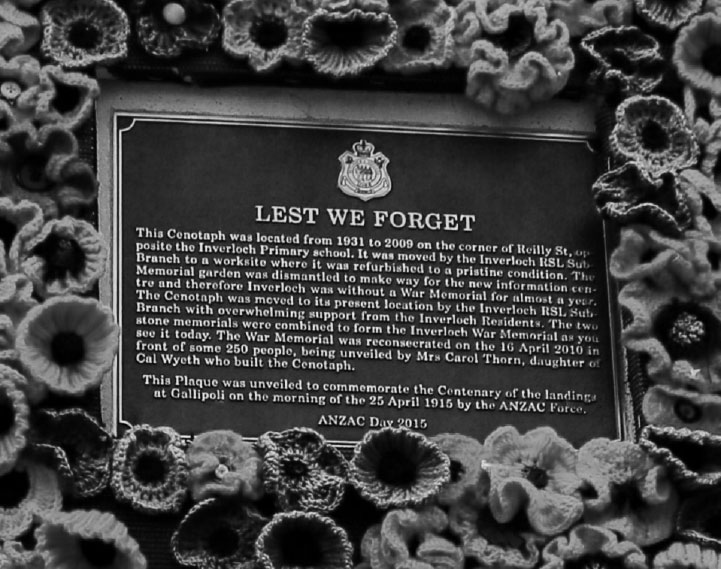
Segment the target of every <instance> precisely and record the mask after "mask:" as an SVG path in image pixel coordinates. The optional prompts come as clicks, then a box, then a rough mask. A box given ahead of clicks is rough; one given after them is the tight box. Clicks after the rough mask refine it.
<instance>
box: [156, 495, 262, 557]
mask: <svg viewBox="0 0 721 569" xmlns="http://www.w3.org/2000/svg"><path fill="white" fill-rule="evenodd" d="M266 523H267V520H266V519H265V518H263V517H261V516H259V515H258V514H256V513H254V512H252V511H251V510H249V509H246V508H243V507H240V506H238V504H236V503H234V502H231V501H224V500H220V499H210V500H204V501H202V502H200V503H198V504H196V505H195V506H194V507H193V508H192V509H191V510H190V511H189V512H188V513H187V514H186V515H185V517H184V518H183V521H181V522H180V525H179V526H178V529H177V530H176V531H175V533H173V537H172V540H171V542H170V547H171V549H172V551H173V555H174V556H175V559H176V561H177V562H178V563H180V564H181V565H183V566H185V567H214V568H216V569H256V568H257V567H258V562H257V559H256V556H255V541H256V539H257V538H258V536H259V535H260V532H261V530H262V529H263V526H264V525H265V524H266Z"/></svg>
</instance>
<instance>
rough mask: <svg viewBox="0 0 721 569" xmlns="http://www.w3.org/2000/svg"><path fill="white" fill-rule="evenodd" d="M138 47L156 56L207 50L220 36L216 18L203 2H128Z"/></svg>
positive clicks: (156, 0)
mask: <svg viewBox="0 0 721 569" xmlns="http://www.w3.org/2000/svg"><path fill="white" fill-rule="evenodd" d="M131 11H132V12H133V13H134V14H135V17H136V21H135V31H136V34H137V37H138V41H139V42H140V45H141V46H142V47H143V49H144V50H145V51H147V52H148V53H149V54H150V55H154V56H156V57H165V58H170V57H178V56H180V55H181V54H183V52H186V51H188V50H207V49H208V48H210V46H211V45H212V43H213V42H214V41H215V40H216V38H217V37H218V35H219V34H220V29H221V22H220V15H219V14H218V11H217V10H216V9H215V6H214V5H213V4H212V2H208V1H205V0H132V3H131Z"/></svg>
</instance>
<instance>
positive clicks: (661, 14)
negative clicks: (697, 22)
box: [634, 0, 704, 30]
mask: <svg viewBox="0 0 721 569" xmlns="http://www.w3.org/2000/svg"><path fill="white" fill-rule="evenodd" d="M634 2H635V4H636V12H637V13H638V15H639V16H641V17H642V18H643V19H644V20H646V21H647V22H649V23H650V24H652V25H654V26H657V27H659V28H663V29H664V30H677V29H678V28H680V27H681V26H683V25H684V24H687V23H688V21H689V20H690V19H691V18H692V17H693V16H695V15H696V14H698V13H699V12H700V11H701V8H703V4H704V0H679V1H674V2H668V1H667V0H634Z"/></svg>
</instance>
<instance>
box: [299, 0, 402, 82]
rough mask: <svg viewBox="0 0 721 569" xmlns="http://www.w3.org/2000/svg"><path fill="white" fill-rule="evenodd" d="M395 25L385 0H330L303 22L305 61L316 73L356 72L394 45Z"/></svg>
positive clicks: (372, 64)
mask: <svg viewBox="0 0 721 569" xmlns="http://www.w3.org/2000/svg"><path fill="white" fill-rule="evenodd" d="M397 37H398V24H396V22H395V20H394V19H393V18H392V17H391V15H390V14H389V13H388V3H387V2H386V0H370V1H363V0H337V1H333V0H329V1H327V2H325V3H323V4H322V5H321V7H320V8H318V9H317V10H315V11H314V12H313V13H312V14H311V15H310V17H308V18H307V19H306V20H305V22H304V23H303V49H304V53H305V58H306V60H307V61H308V62H309V63H310V64H311V65H312V66H313V69H315V70H316V71H317V72H318V73H323V74H326V75H331V76H333V77H348V76H352V75H358V74H359V73H361V72H362V71H366V70H367V69H370V68H371V67H373V66H374V65H375V64H376V63H378V62H379V61H380V60H381V59H383V58H384V57H385V56H386V55H388V53H389V52H390V50H391V48H392V47H393V46H394V45H395V44H396V41H397Z"/></svg>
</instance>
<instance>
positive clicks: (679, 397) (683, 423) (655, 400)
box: [643, 385, 721, 459]
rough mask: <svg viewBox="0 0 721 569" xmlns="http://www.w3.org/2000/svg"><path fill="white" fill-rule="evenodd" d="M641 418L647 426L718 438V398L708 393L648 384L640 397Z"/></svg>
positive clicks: (720, 421)
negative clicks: (711, 435) (641, 400)
mask: <svg viewBox="0 0 721 569" xmlns="http://www.w3.org/2000/svg"><path fill="white" fill-rule="evenodd" d="M643 416H644V418H645V419H646V421H647V422H648V423H650V424H651V425H657V426H660V427H675V428H677V429H682V428H689V429H695V430H703V431H707V432H709V433H712V434H715V435H721V397H719V396H718V395H716V394H712V393H699V392H698V391H691V390H688V389H684V388H682V387H673V386H669V385H652V386H651V387H650V388H649V390H648V391H647V392H646V394H645V395H644V397H643ZM696 458H697V459H698V456H697V457H696Z"/></svg>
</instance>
